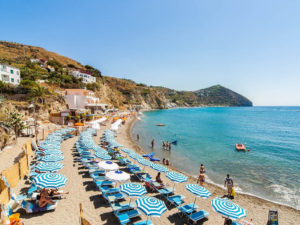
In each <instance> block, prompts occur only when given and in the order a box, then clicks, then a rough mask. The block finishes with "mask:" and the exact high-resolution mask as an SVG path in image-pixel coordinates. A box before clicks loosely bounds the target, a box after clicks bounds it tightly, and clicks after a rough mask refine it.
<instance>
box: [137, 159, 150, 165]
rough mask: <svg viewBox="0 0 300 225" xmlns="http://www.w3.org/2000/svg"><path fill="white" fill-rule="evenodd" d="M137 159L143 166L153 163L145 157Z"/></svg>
mask: <svg viewBox="0 0 300 225" xmlns="http://www.w3.org/2000/svg"><path fill="white" fill-rule="evenodd" d="M137 161H138V162H139V163H140V164H142V165H143V166H150V165H151V164H152V162H150V161H149V160H147V159H144V158H138V159H137Z"/></svg>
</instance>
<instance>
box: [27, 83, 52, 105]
mask: <svg viewBox="0 0 300 225" xmlns="http://www.w3.org/2000/svg"><path fill="white" fill-rule="evenodd" d="M48 94H49V91H48V89H47V88H44V87H41V86H40V85H38V86H35V87H33V88H32V89H31V90H30V95H31V97H33V98H35V99H37V100H39V101H40V102H41V103H42V104H44V99H45V97H46V96H47V95H48Z"/></svg>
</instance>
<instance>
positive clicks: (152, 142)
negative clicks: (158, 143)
mask: <svg viewBox="0 0 300 225" xmlns="http://www.w3.org/2000/svg"><path fill="white" fill-rule="evenodd" d="M151 147H152V148H154V139H152V141H151Z"/></svg>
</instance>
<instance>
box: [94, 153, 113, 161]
mask: <svg viewBox="0 0 300 225" xmlns="http://www.w3.org/2000/svg"><path fill="white" fill-rule="evenodd" d="M95 156H96V157H98V158H100V159H103V160H110V159H111V156H110V155H108V154H107V153H102V152H95Z"/></svg>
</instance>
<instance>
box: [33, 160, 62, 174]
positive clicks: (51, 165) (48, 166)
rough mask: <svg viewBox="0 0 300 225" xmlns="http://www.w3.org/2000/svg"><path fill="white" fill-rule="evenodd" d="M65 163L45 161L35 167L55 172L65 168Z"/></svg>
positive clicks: (42, 170) (39, 169)
mask: <svg viewBox="0 0 300 225" xmlns="http://www.w3.org/2000/svg"><path fill="white" fill-rule="evenodd" d="M63 167H64V165H63V164H60V163H56V162H45V163H39V164H38V165H37V166H36V167H35V169H37V170H38V171H40V172H53V171H57V170H60V169H61V168H63Z"/></svg>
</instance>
